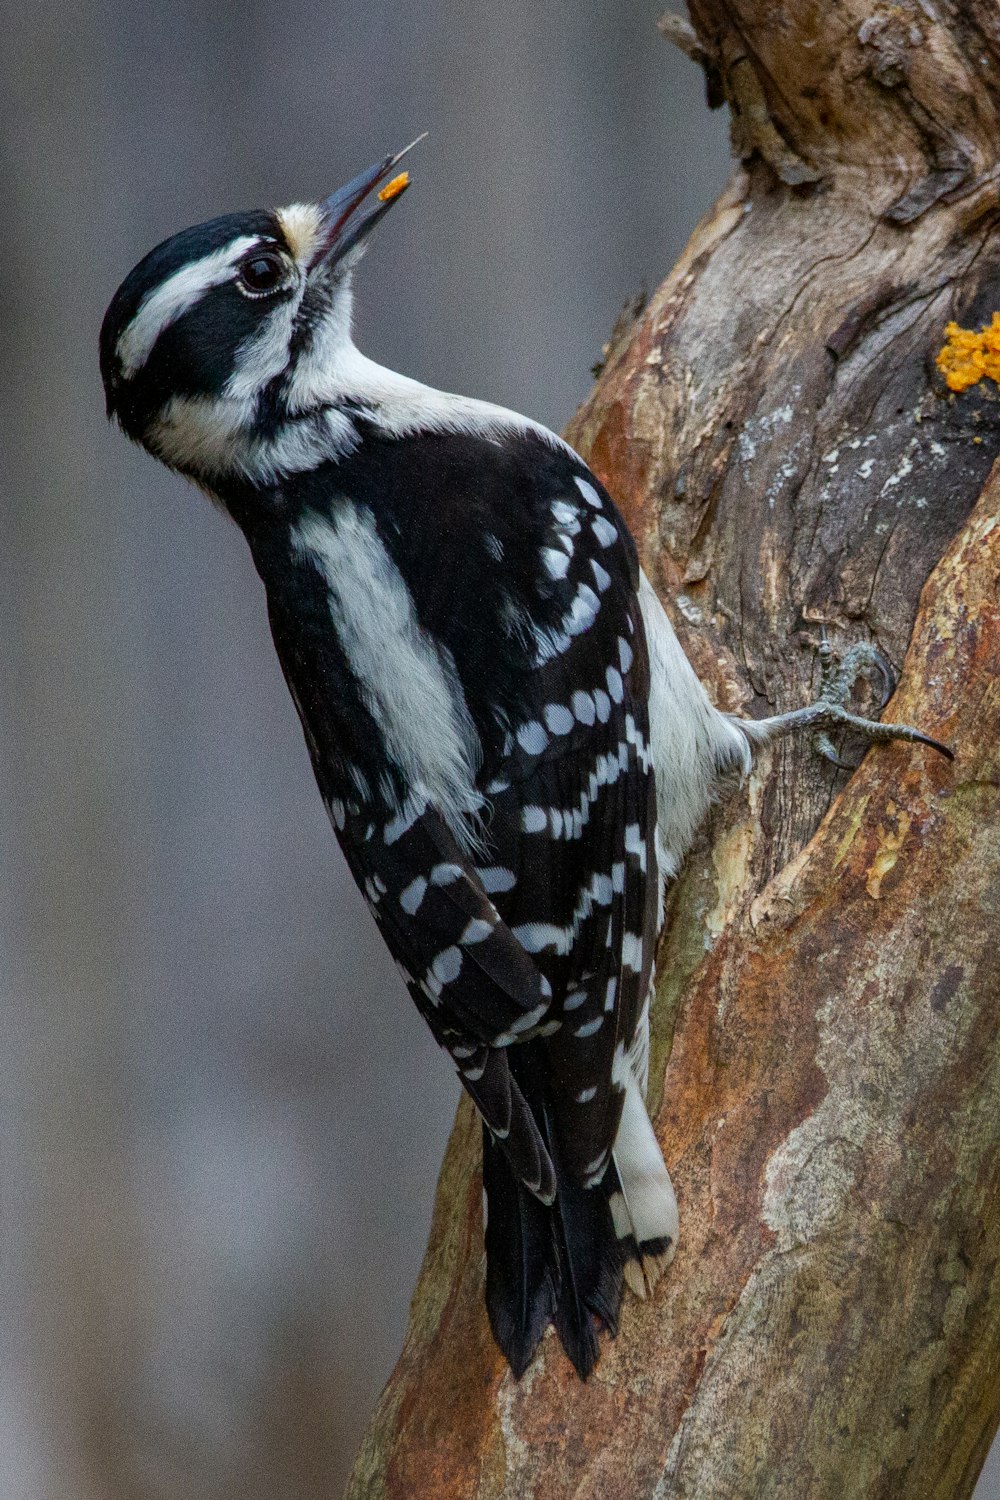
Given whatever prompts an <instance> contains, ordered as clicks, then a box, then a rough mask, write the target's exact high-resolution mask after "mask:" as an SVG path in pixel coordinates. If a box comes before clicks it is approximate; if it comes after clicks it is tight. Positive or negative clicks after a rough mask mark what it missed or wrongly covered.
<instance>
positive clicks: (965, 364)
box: [937, 312, 1000, 391]
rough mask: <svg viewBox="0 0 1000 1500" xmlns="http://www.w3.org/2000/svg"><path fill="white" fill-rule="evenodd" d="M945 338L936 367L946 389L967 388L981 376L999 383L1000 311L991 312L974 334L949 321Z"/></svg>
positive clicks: (968, 329)
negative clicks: (987, 325)
mask: <svg viewBox="0 0 1000 1500" xmlns="http://www.w3.org/2000/svg"><path fill="white" fill-rule="evenodd" d="M945 337H946V342H945V346H944V348H943V349H942V350H941V353H940V354H939V355H938V357H937V366H938V369H939V370H940V371H941V374H942V375H943V376H944V378H945V383H946V384H947V386H948V389H949V390H951V391H965V390H968V388H969V386H970V385H975V384H976V382H977V381H979V380H982V378H983V376H984V375H985V376H988V377H989V379H990V380H995V381H996V382H997V384H998V385H1000V312H995V313H994V314H993V321H992V322H991V323H990V325H989V327H988V328H981V329H980V330H979V332H978V333H976V332H975V330H974V329H971V328H959V326H958V324H957V323H949V324H948V326H947V328H946V329H945Z"/></svg>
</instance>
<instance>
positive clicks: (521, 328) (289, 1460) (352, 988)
mask: <svg viewBox="0 0 1000 1500" xmlns="http://www.w3.org/2000/svg"><path fill="white" fill-rule="evenodd" d="M662 3H663V0H638V3H633V4H631V5H629V6H617V5H610V4H604V5H594V6H580V5H578V4H569V3H550V4H548V5H545V6H538V5H537V4H532V3H531V0H507V3H505V4H501V5H496V4H492V3H487V0H462V3H458V0H436V3H431V0H425V3H417V4H411V5H409V6H407V7H400V6H398V5H395V4H393V5H390V4H388V3H385V0H369V3H366V4H362V3H327V4H325V5H322V6H319V5H314V6H310V5H307V4H305V3H302V0H298V3H295V0H293V3H291V4H286V5H284V6H274V5H265V4H262V3H250V4H246V5H243V6H240V7H233V8H231V9H227V8H224V7H221V6H220V7H208V6H204V5H202V6H196V5H194V4H191V5H185V4H184V3H183V0H162V3H158V4H156V5H152V4H148V3H144V0H140V3H138V4H134V3H125V0H108V3H106V4H103V5H102V4H100V3H92V4H90V5H87V6H84V7H82V8H81V9H79V10H77V11H75V12H74V11H71V9H70V8H69V7H66V6H65V5H56V4H45V3H40V4H31V3H28V4H26V5H23V6H21V7H19V8H16V9H15V8H14V7H13V6H7V7H5V9H4V17H3V23H4V31H5V41H6V46H5V49H4V53H3V57H2V59H0V69H2V77H3V102H2V104H0V112H2V118H3V149H4V163H5V167H6V187H7V191H6V195H5V198H6V202H7V204H8V212H7V215H6V218H7V222H8V230H7V233H6V234H5V236H4V241H5V245H4V256H3V263H4V264H5V265H6V267H7V273H6V276H5V278H4V287H5V291H6V293H7V297H6V313H5V340H4V348H5V351H6V359H5V360H4V362H3V365H2V366H0V381H2V384H3V400H2V402H0V422H2V424H3V427H4V429H6V430H4V431H3V432H2V434H0V464H2V466H3V506H2V511H0V516H2V521H0V525H2V532H0V543H2V545H0V585H2V587H0V611H2V614H0V627H2V634H3V640H4V642H5V650H4V651H3V653H2V660H0V674H2V676H0V680H2V687H3V694H4V697H3V705H4V718H5V731H6V732H5V733H4V734H3V736H2V737H0V790H2V794H3V795H2V797H0V841H2V849H3V868H4V871H5V874H6V876H7V878H6V879H5V880H4V881H3V883H2V884H0V946H2V951H0V985H2V989H3V1038H4V1045H3V1047H2V1049H0V1285H2V1289H3V1291H2V1302H0V1495H2V1496H3V1497H4V1500H166V1497H170V1500H188V1497H198V1500H227V1497H235V1496H244V1497H249V1500H257V1497H265V1496H266V1497H269V1500H285V1497H287V1500H307V1497H308V1500H312V1497H319V1496H321V1495H322V1496H324V1497H328V1496H330V1495H335V1494H337V1493H338V1490H339V1486H340V1484H341V1482H342V1481H343V1479H344V1477H345V1475H346V1473H347V1471H348V1469H349V1466H350V1463H351V1460H352V1458H353V1454H354V1451H355V1448H356V1445H357V1442H358V1440H359V1438H360V1434H361V1431H362V1428H363V1425H364V1422H365V1419H366V1417H367V1415H368V1413H369V1411H370V1409H371V1407H372V1405H373V1403H374V1401H375V1399H376V1396H377V1394H378V1391H379V1389H380V1387H381V1385H382V1383H383V1382H384V1380H385V1378H386V1377H387V1375H388V1373H389V1371H390V1369H391V1368H392V1364H393V1362H394V1359H395V1357H396V1354H397V1353H398V1350H399V1347H400V1344H401V1340H402V1335H403V1330H404V1327H405V1319H406V1310H407V1304H408V1300H409V1296H410V1293H411V1290H412V1287H413V1283H414V1280H415V1277H416V1274H417V1269H418V1266H419V1263H420V1258H421V1253H422V1250H423V1246H424V1241H425V1237H426V1233H427V1229H428V1225H429V1220H430V1210H431V1201H432V1194H433V1187H434V1181H435V1176H436V1172H437V1168H438V1165H439V1162H440V1159H441V1155H442V1152H443V1149H444V1143H445V1140H446V1136H447V1132H448V1128H449V1124H450V1120H451V1116H452V1112H453V1110H454V1106H455V1101H456V1097H457V1084H456V1082H455V1080H454V1076H453V1074H452V1071H451V1068H450V1067H449V1066H448V1065H447V1063H446V1062H445V1060H444V1059H443V1058H442V1057H441V1056H440V1055H439V1054H438V1053H437V1051H436V1049H435V1047H434V1045H433V1044H432V1042H431V1040H430V1037H429V1035H428V1034H426V1033H425V1031H424V1029H423V1026H422V1023H421V1022H420V1020H419V1018H418V1016H417V1014H416V1012H415V1010H414V1008H413V1006H412V1004H411V1002H410V1001H409V999H408V997H407V996H406V994H405V992H404V990H403V989H402V986H401V983H400V981H399V979H398V978H397V975H396V971H395V969H394V968H393V966H392V964H391V963H390V962H389V961H388V959H387V958H386V956H385V955H384V954H383V952H382V951H381V948H380V945H379V940H378V938H377V935H376V933H375V930H374V926H373V924H372V922H371V920H370V918H369V916H368V914H367V911H366V909H365V907H364V906H363V904H362V902H361V900H360V898H359V897H358V896H357V895H356V893H355V891H354V890H353V888H352V886H351V883H350V881H349V878H348V876H347V874H346V870H345V868H344V866H343V864H342V862H341V858H340V855H339V852H338V850H337V847H336V844H335V842H334V839H333V837H332V835H331V833H330V832H329V830H328V827H327V825H326V820H325V817H324V814H323V811H322V808H321V805H320V801H319V797H318V795H317V793H316V791H315V788H314V786H313V782H312V778H311V774H310V771H309V768H308V764H307V759H306V753H305V749H304V746H303V744H302V740H301V736H300V732H299V728H298V724H297V721H296V718H295V715H294V713H293V711H292V707H291V704H290V702H289V700H288V698H287V694H286V691H285V688H284V685H283V683H282V681H281V678H280V674H279V671H278V667H277V664H276V662H275V660H274V657H273V653H272V649H271V645H270V641H269V638H268V632H267V626H266V621H265V618H264V609H263V598H262V593H261V589H260V585H259V583H258V580H257V578H256V575H255V574H254V573H253V571H252V569H251V566H250V561H249V556H248V554H247V553H246V551H245V548H244V545H243V543H242V541H241V539H240V537H239V535H238V534H237V532H236V530H235V528H233V527H231V526H229V525H228V524H227V523H226V522H225V521H224V520H223V519H222V518H220V516H219V515H217V514H216V513H215V512H214V511H213V510H212V509H211V507H210V506H209V505H208V504H207V503H206V502H205V500H204V499H203V498H202V497H201V496H200V495H199V494H198V493H197V492H196V491H195V490H194V489H192V488H190V487H187V486H185V485H184V484H183V483H182V482H181V481H180V480H178V479H174V478H172V477H171V476H170V475H168V474H167V473H166V472H165V471H164V470H162V469H160V468H159V467H158V466H157V465H155V464H154V463H153V462H152V461H151V460H149V459H147V458H145V457H144V456H143V455H141V454H140V453H139V452H138V451H136V450H133V449H131V448H129V447H128V445H127V444H126V443H125V442H124V440H123V439H122V438H121V437H120V436H119V435H117V434H116V433H113V432H112V431H111V430H110V429H108V428H107V426H106V425H105V422H104V417H103V411H102V399H101V391H100V384H99V379H98V373H97V360H96V348H97V331H98V327H99V324H100V319H101V316H102V313H103V311H104V307H105V305H106V303H107V302H108V300H109V299H110V297H111V294H112V293H113V291H114V289H115V287H116V286H117V284H118V282H119V281H120V280H121V278H122V277H123V276H124V275H125V273H126V272H127V271H128V270H129V269H130V267H131V266H132V265H133V263H134V262H135V261H136V260H137V259H138V258H139V257H140V256H141V255H142V254H144V253H145V251H146V250H147V249H149V248H150V247H151V246H152V245H153V244H154V243H156V242H157V241H159V240H160V239H162V238H164V237H165V236H167V235H168V234H170V233H172V232H173V231H175V230H176V229H179V228H181V227H183V226H184V225H187V224H189V223H192V222H196V221H198V220H200V219H204V218H208V217H211V216H212V215H214V214H216V213H219V212H223V211H226V210H230V209H237V208H248V207H254V206H257V205H273V204H280V203H284V202H288V201H291V200H293V199H301V198H316V197H319V196H322V195H325V194H326V193H328V192H330V191H331V190H332V189H333V188H335V187H336V186H338V185H339V184H340V182H341V181H343V180H344V179H345V178H347V177H348V176H351V175H353V174H354V173H355V172H356V171H358V170H359V169H360V168H362V167H364V166H366V165H367V164H368V163H369V161H371V160H373V159H374V158H376V157H378V156H379V155H381V154H382V153H383V152H384V151H386V150H389V149H392V148H395V147H398V146H400V145H402V144H404V143H405V142H406V141H408V140H410V139H411V138H412V137H413V136H414V135H416V134H417V133H418V132H419V131H420V130H424V129H427V130H429V131H430V133H431V134H430V139H429V140H428V141H427V142H425V143H424V144H423V145H422V146H421V147H420V148H419V151H418V152H417V153H415V154H414V157H413V159H412V170H413V175H414V178H415V190H414V191H413V192H411V193H410V194H409V195H408V197H407V199H406V202H405V204H404V205H402V206H401V208H400V209H399V210H398V211H397V212H396V213H395V214H393V215H392V217H391V219H390V220H389V221H388V222H387V223H386V225H385V226H384V228H383V230H382V231H381V232H380V233H379V235H378V236H377V239H376V243H375V244H374V246H373V248H372V250H371V251H370V253H369V256H368V258H367V260H366V262H365V264H364V266H363V267H362V269H361V271H360V273H359V277H358V330H359V342H361V344H362V346H363V347H364V348H365V349H366V351H367V352H368V353H370V354H372V355H373V356H375V357H376V358H380V359H382V360H383V361H384V362H386V363H388V364H391V365H393V366H395V367H397V368H400V369H403V370H405V371H407V372H408V373H411V374H414V375H416V376H419V377H421V378H423V379H425V380H428V381H430V382H431V383H433V384H436V385H441V386H443V387H445V388H446V389H452V390H460V391H464V392H468V393H471V394H475V395H480V396H485V397H488V398H491V399H494V400H498V401H501V402H503V403H505V404H508V405H511V406H514V407H517V408H519V409H521V410H524V411H526V412H528V413H530V414H531V415H532V416H535V417H538V418H540V419H541V420H543V421H545V422H547V423H549V424H550V425H552V426H554V427H557V428H558V427H560V426H561V425H562V424H563V423H564V422H565V421H566V419H567V418H568V417H569V415H570V413H571V412H572V410H573V408H574V406H575V405H576V404H577V403H578V401H579V400H580V399H581V397H582V396H583V395H584V394H585V393H586V391H587V390H588V388H589V386H590V383H591V377H590V374H589V369H590V366H591V364H592V363H593V362H594V360H595V359H596V358H597V357H598V355H599V351H600V348H601V344H602V343H603V342H604V340H605V339H606V338H607V336H608V334H609V332H610V329H611V326H612V324H613V322H614V319H615V317H616V315H617V313H618V310H619V308H620V307H621V305H622V303H623V302H624V301H625V299H626V298H627V297H629V296H630V295H631V294H633V293H635V292H636V291H637V290H638V289H639V288H640V286H642V285H643V284H645V285H646V286H647V287H649V288H652V287H654V286H655V285H656V284H657V282H658V281H659V280H660V279H661V278H662V277H663V275H664V274H665V273H666V271H667V270H668V269H669V267H670V265H671V263H672V261H673V260H674V259H675V257H676V255H677V253H678V252H679V251H680V249H681V247H682V246H683V244H684V242H685V240H686V238H687V236H688V234H689V232H690V230H691V228H692V226H693V224H694V222H695V220H696V219H697V217H698V216H699V215H700V214H701V213H702V212H703V211H704V210H705V209H706V208H707V207H708V205H709V203H710V202H711V200H712V198H713V197H714V195H715V194H716V193H717V191H718V190H719V189H720V187H721V186H722V184H723V182H724V181H725V179H726V177H727V175H728V172H729V161H728V154H727V145H726V124H725V120H724V119H723V118H722V117H721V116H720V115H710V114H709V113H708V112H707V110H706V109H705V107H704V103H703V91H702V83H701V77H700V74H699V73H698V71H697V70H696V69H695V68H694V67H693V66H692V65H691V64H689V63H688V62H687V61H686V60H685V59H684V58H682V57H681V56H680V55H679V54H677V53H675V52H674V51H673V50H672V49H671V48H669V47H668V46H667V45H666V44H665V43H664V42H663V41H662V40H661V39H660V38H659V36H658V34H657V32H656V29H655V21H656V18H657V15H658V14H659V12H660V10H661V8H662ZM11 223H12V224H13V229H12V230H11V227H10V226H11ZM991 1493H992V1494H994V1495H995V1494H1000V1489H997V1488H992V1489H988V1488H987V1487H986V1486H985V1485H984V1487H983V1490H982V1494H983V1495H984V1496H985V1495H987V1494H991Z"/></svg>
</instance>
